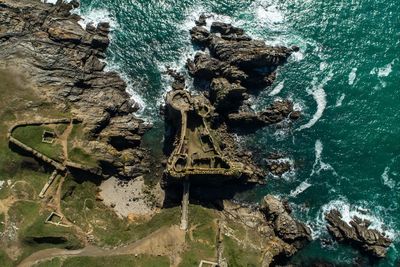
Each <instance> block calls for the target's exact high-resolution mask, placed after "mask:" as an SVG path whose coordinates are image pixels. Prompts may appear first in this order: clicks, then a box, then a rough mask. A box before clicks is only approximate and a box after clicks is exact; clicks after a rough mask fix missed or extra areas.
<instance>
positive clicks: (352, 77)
mask: <svg viewBox="0 0 400 267" xmlns="http://www.w3.org/2000/svg"><path fill="white" fill-rule="evenodd" d="M356 78H357V68H352V69H351V72H350V74H349V85H353V84H354V81H355V80H356Z"/></svg>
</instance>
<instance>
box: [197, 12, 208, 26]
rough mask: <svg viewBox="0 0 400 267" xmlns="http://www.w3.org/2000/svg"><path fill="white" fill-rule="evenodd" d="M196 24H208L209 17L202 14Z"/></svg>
mask: <svg viewBox="0 0 400 267" xmlns="http://www.w3.org/2000/svg"><path fill="white" fill-rule="evenodd" d="M195 23H196V26H206V25H207V17H206V16H205V15H204V14H201V15H200V17H199V19H198V20H196V21H195Z"/></svg>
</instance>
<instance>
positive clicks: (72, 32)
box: [47, 20, 85, 44]
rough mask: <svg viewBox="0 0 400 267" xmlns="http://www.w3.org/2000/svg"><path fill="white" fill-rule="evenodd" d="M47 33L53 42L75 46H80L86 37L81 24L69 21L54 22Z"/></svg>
mask: <svg viewBox="0 0 400 267" xmlns="http://www.w3.org/2000/svg"><path fill="white" fill-rule="evenodd" d="M47 31H48V33H49V35H50V38H51V39H53V40H56V41H64V42H71V43H75V44H79V43H80V42H81V40H82V38H83V36H84V35H85V31H84V30H83V29H82V27H81V26H79V24H77V23H76V22H74V21H69V20H59V21H55V22H52V23H51V24H50V26H49V28H48V30H47Z"/></svg>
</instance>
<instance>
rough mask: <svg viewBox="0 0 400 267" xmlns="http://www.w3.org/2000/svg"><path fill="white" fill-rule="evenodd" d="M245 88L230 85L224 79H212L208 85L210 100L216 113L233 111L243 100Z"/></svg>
mask: <svg viewBox="0 0 400 267" xmlns="http://www.w3.org/2000/svg"><path fill="white" fill-rule="evenodd" d="M245 92H246V88H244V87H243V86H241V85H240V84H238V83H230V82H229V81H228V80H227V79H225V78H216V79H213V80H212V82H211V85H210V100H211V102H212V103H213V104H214V106H215V108H216V109H217V111H218V112H228V111H230V110H235V109H237V108H238V106H240V103H241V102H243V100H244V94H245Z"/></svg>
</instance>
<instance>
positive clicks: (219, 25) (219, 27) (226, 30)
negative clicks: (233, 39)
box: [211, 21, 244, 35]
mask: <svg viewBox="0 0 400 267" xmlns="http://www.w3.org/2000/svg"><path fill="white" fill-rule="evenodd" d="M211 32H218V33H220V34H222V35H230V34H237V35H243V34H244V30H243V29H240V28H236V27H234V26H232V24H228V23H223V22H218V21H215V22H213V23H212V24H211Z"/></svg>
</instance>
